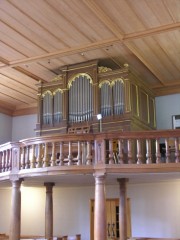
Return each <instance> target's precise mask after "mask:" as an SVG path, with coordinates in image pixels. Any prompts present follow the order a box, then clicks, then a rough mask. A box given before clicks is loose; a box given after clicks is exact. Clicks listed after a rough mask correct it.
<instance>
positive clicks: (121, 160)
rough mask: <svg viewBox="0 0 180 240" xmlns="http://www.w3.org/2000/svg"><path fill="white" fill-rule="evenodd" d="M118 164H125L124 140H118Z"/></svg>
mask: <svg viewBox="0 0 180 240" xmlns="http://www.w3.org/2000/svg"><path fill="white" fill-rule="evenodd" d="M118 152H119V153H118V163H119V164H123V163H124V160H123V143H122V140H121V139H119V140H118Z"/></svg>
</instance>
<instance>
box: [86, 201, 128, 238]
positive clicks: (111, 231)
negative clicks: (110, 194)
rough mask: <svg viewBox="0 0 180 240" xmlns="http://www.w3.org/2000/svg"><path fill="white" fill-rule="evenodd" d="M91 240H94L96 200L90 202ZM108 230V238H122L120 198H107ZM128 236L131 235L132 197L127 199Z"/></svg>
mask: <svg viewBox="0 0 180 240" xmlns="http://www.w3.org/2000/svg"><path fill="white" fill-rule="evenodd" d="M90 221H91V229H90V232H91V238H90V239H91V240H94V200H91V202H90ZM106 231H107V240H118V239H120V230H119V199H106ZM127 237H128V238H130V237H131V212H130V199H129V198H128V199H127Z"/></svg>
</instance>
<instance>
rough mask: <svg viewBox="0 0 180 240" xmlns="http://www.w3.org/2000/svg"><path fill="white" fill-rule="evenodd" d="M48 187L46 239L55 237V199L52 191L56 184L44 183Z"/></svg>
mask: <svg viewBox="0 0 180 240" xmlns="http://www.w3.org/2000/svg"><path fill="white" fill-rule="evenodd" d="M44 186H45V187H46V207H45V238H47V239H49V238H52V237H53V197H52V189H53V186H54V183H50V182H47V183H44Z"/></svg>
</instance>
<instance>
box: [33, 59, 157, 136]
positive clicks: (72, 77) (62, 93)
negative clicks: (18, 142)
mask: <svg viewBox="0 0 180 240" xmlns="http://www.w3.org/2000/svg"><path fill="white" fill-rule="evenodd" d="M99 113H100V114H101V115H102V120H101V121H102V126H103V127H102V129H103V131H116V130H122V131H123V130H128V131H129V130H140V129H154V128H155V127H156V120H155V101H154V95H153V93H152V92H151V91H150V90H149V89H148V88H147V87H146V86H145V85H144V83H143V81H142V79H137V77H136V76H135V75H134V74H133V73H132V72H131V71H130V69H129V66H128V65H127V64H124V66H123V67H121V68H115V69H112V68H109V67H107V66H101V65H100V64H99V61H89V62H85V63H80V64H76V65H71V66H64V67H61V69H60V74H59V75H58V76H57V77H56V78H55V79H52V81H50V82H48V83H39V84H38V122H37V125H36V135H37V136H41V135H47V134H57V133H58V134H59V133H67V132H68V129H69V128H71V129H72V128H78V127H80V126H82V125H83V126H91V128H90V129H91V131H92V132H98V131H99V122H98V120H97V114H99Z"/></svg>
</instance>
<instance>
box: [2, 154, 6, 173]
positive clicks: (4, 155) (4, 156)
mask: <svg viewBox="0 0 180 240" xmlns="http://www.w3.org/2000/svg"><path fill="white" fill-rule="evenodd" d="M5 160H6V152H5V151H3V152H2V172H5V163H6V162H5Z"/></svg>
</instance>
